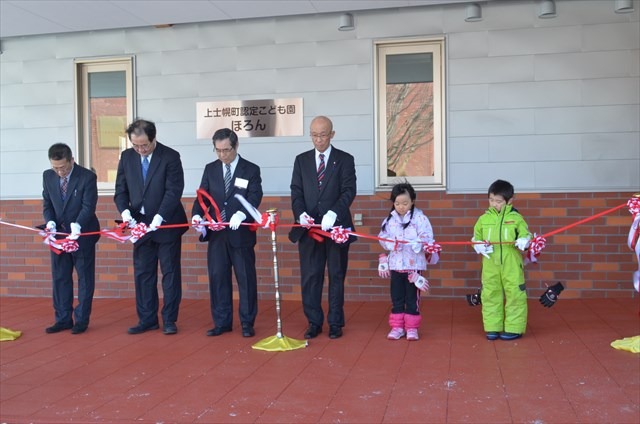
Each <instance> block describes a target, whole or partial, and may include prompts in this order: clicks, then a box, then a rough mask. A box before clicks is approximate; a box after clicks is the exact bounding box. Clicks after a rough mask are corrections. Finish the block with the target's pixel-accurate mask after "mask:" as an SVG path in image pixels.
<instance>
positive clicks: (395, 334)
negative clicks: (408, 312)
mask: <svg viewBox="0 0 640 424" xmlns="http://www.w3.org/2000/svg"><path fill="white" fill-rule="evenodd" d="M404 317H405V315H404V314H389V326H390V327H391V331H389V334H387V339H389V340H398V339H400V338H401V337H404Z"/></svg>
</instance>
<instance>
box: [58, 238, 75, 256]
mask: <svg viewBox="0 0 640 424" xmlns="http://www.w3.org/2000/svg"><path fill="white" fill-rule="evenodd" d="M60 247H61V249H62V251H63V252H66V253H73V252H75V251H77V250H78V242H77V241H76V240H71V239H70V238H66V239H64V240H63V241H62V243H60Z"/></svg>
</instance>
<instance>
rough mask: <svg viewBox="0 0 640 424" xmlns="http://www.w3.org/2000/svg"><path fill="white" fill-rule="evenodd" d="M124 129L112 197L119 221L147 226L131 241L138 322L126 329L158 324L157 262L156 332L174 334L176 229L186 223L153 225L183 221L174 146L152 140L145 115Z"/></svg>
mask: <svg viewBox="0 0 640 424" xmlns="http://www.w3.org/2000/svg"><path fill="white" fill-rule="evenodd" d="M127 135H128V137H129V141H130V142H131V145H132V147H131V148H129V149H127V150H125V151H123V152H122V154H121V156H120V162H119V164H118V173H117V175H116V191H115V195H114V202H115V204H116V207H117V208H118V211H119V212H120V213H121V215H122V220H123V221H124V222H127V223H128V224H129V225H130V226H132V225H135V224H136V223H137V222H144V223H145V224H147V225H148V226H149V229H150V230H151V231H150V232H148V233H147V234H145V235H144V236H143V237H142V238H141V239H140V240H138V241H137V242H136V243H135V244H134V245H133V270H134V274H135V275H134V279H135V289H136V312H137V314H138V324H137V325H135V326H133V327H131V328H129V330H128V332H129V334H140V333H144V332H145V331H148V330H156V329H158V328H159V325H158V308H159V299H158V287H157V285H158V263H160V270H161V271H162V291H163V294H164V299H163V301H164V305H163V307H162V312H161V315H162V321H163V328H162V332H163V333H164V334H176V333H177V332H178V327H177V325H176V321H177V320H178V312H179V308H180V301H181V300H182V270H181V265H180V257H181V252H182V235H183V234H184V233H185V232H186V231H187V229H188V228H187V227H186V226H185V227H178V228H169V229H159V230H157V229H158V227H159V226H160V225H167V224H186V223H187V215H186V213H185V210H184V206H182V202H181V197H182V192H183V190H184V172H183V170H182V162H181V161H180V154H179V153H178V152H177V151H175V150H173V149H172V148H170V147H168V146H165V145H164V144H162V143H160V142H159V141H158V140H156V126H155V124H154V123H153V122H151V121H145V120H142V119H139V120H136V121H135V122H133V123H132V124H131V125H129V127H128V128H127ZM156 230H157V231H156Z"/></svg>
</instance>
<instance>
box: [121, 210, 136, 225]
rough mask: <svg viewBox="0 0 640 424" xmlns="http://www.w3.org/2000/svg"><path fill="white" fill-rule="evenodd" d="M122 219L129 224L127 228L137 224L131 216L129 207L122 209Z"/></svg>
mask: <svg viewBox="0 0 640 424" xmlns="http://www.w3.org/2000/svg"><path fill="white" fill-rule="evenodd" d="M121 216H122V221H123V222H124V223H125V224H127V225H128V226H129V228H132V227H135V225H136V224H137V222H136V220H135V219H133V217H132V216H131V212H129V209H125V210H123V211H122V214H121Z"/></svg>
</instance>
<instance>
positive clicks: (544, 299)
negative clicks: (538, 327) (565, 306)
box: [540, 281, 564, 308]
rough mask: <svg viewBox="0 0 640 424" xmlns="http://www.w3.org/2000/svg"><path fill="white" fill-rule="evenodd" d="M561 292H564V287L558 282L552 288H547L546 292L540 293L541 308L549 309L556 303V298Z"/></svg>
mask: <svg viewBox="0 0 640 424" xmlns="http://www.w3.org/2000/svg"><path fill="white" fill-rule="evenodd" d="M562 290H564V286H563V285H562V283H561V282H559V281H558V282H557V283H556V284H554V285H553V286H551V287H549V288H547V291H546V292H544V293H542V296H540V303H542V306H545V307H547V308H550V307H552V306H553V305H555V303H556V302H557V301H558V296H560V293H562Z"/></svg>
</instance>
